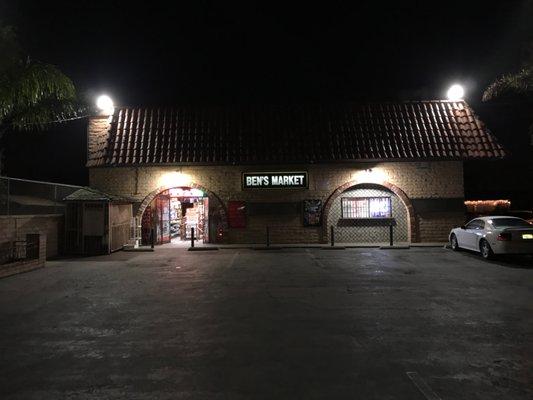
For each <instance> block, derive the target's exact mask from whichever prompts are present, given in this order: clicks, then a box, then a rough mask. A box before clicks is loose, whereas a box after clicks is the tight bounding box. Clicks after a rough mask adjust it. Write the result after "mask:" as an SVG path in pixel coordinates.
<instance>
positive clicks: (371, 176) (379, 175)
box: [355, 168, 387, 184]
mask: <svg viewBox="0 0 533 400" xmlns="http://www.w3.org/2000/svg"><path fill="white" fill-rule="evenodd" d="M355 177H356V179H357V180H358V181H360V182H361V183H377V184H381V183H383V182H385V181H386V179H387V175H386V174H385V172H384V171H382V170H381V169H380V168H367V169H365V170H360V171H358V172H357V173H356V174H355Z"/></svg>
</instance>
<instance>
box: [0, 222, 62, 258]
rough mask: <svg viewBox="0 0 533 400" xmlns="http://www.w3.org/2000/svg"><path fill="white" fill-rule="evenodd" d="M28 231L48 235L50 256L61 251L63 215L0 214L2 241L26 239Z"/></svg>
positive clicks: (47, 252)
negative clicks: (60, 239) (60, 240)
mask: <svg viewBox="0 0 533 400" xmlns="http://www.w3.org/2000/svg"><path fill="white" fill-rule="evenodd" d="M28 233H39V234H41V237H42V236H45V237H46V240H45V241H44V243H46V252H45V253H46V255H47V257H48V258H50V257H54V256H57V255H58V253H59V246H60V243H59V238H60V237H62V234H63V216H62V215H55V214H53V215H11V216H5V215H2V216H0V243H6V242H12V241H15V240H26V235H27V234H28Z"/></svg>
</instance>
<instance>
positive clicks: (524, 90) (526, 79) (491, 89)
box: [483, 67, 533, 101]
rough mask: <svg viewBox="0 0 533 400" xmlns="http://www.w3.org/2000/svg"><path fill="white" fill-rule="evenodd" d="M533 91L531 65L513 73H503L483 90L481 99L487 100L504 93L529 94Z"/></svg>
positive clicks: (532, 69) (532, 70) (532, 68)
mask: <svg viewBox="0 0 533 400" xmlns="http://www.w3.org/2000/svg"><path fill="white" fill-rule="evenodd" d="M532 92H533V67H526V68H524V69H522V70H521V71H519V72H517V73H514V74H507V75H503V76H502V77H501V78H499V79H497V80H496V81H494V82H493V83H491V84H490V85H489V86H488V87H487V88H486V89H485V91H484V92H483V101H489V100H493V99H496V98H498V97H501V96H502V95H505V94H511V93H516V94H526V95H527V94H531V93H532Z"/></svg>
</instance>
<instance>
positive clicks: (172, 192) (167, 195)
mask: <svg viewBox="0 0 533 400" xmlns="http://www.w3.org/2000/svg"><path fill="white" fill-rule="evenodd" d="M141 227H142V243H143V244H144V245H150V244H151V243H152V235H153V239H154V244H164V243H183V242H184V241H187V240H191V233H192V229H191V228H194V237H195V238H196V239H197V240H201V241H203V242H204V243H207V242H208V241H209V199H208V197H207V195H206V194H205V193H204V192H203V191H202V190H200V189H196V188H190V187H178V188H172V189H168V190H165V191H164V192H161V193H159V194H158V195H157V196H156V197H155V198H154V199H153V200H152V201H151V202H150V204H149V205H148V207H146V210H145V211H144V213H143V215H142V221H141Z"/></svg>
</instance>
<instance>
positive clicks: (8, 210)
mask: <svg viewBox="0 0 533 400" xmlns="http://www.w3.org/2000/svg"><path fill="white" fill-rule="evenodd" d="M10 183H11V181H10V179H9V178H7V215H11V213H10V209H9V201H10V198H9V197H10V191H11V185H10Z"/></svg>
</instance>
